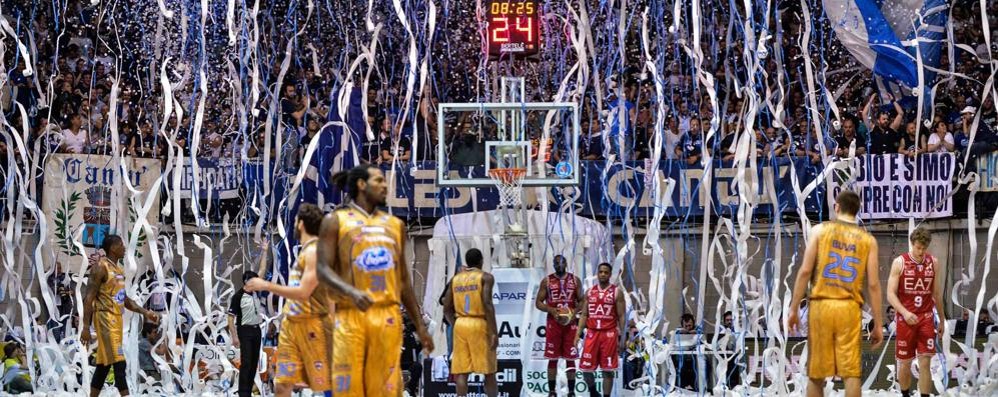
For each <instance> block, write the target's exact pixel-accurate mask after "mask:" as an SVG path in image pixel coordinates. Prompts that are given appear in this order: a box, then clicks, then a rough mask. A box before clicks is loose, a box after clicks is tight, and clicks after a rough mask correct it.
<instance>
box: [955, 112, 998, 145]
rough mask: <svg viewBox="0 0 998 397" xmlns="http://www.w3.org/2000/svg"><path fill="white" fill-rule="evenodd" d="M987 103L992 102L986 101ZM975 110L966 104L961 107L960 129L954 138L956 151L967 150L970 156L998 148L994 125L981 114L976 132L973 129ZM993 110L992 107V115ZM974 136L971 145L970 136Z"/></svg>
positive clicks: (997, 136)
mask: <svg viewBox="0 0 998 397" xmlns="http://www.w3.org/2000/svg"><path fill="white" fill-rule="evenodd" d="M988 103H993V102H992V101H990V100H989V101H988ZM976 112H977V109H975V108H974V107H973V106H967V107H965V108H963V110H962V111H961V112H960V114H961V116H962V118H961V131H959V132H958V133H957V137H956V138H955V139H956V149H957V150H958V151H964V150H969V151H970V154H971V156H979V155H982V154H985V153H990V152H992V151H994V150H996V149H998V135H996V131H995V130H994V126H993V125H991V123H989V121H988V120H987V119H986V118H985V117H984V116H985V115H982V117H981V119H980V120H979V121H978V123H977V130H976V134H975V133H974V132H975V131H973V124H974V117H975V114H976ZM993 114H994V112H993V109H992V116H993ZM971 135H973V136H974V143H973V145H971V144H970V137H971Z"/></svg>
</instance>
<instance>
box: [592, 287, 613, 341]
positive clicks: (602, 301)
mask: <svg viewBox="0 0 998 397" xmlns="http://www.w3.org/2000/svg"><path fill="white" fill-rule="evenodd" d="M586 304H587V305H588V306H589V307H588V308H587V309H588V317H586V328H589V329H598V330H602V329H616V328H617V286H616V285H614V284H610V286H609V287H606V289H605V290H604V289H600V287H599V284H596V285H594V286H593V287H592V288H590V289H589V293H588V294H587V295H586Z"/></svg>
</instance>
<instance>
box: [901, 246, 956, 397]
mask: <svg viewBox="0 0 998 397" xmlns="http://www.w3.org/2000/svg"><path fill="white" fill-rule="evenodd" d="M909 240H910V241H911V252H909V253H905V254H902V255H901V256H899V257H897V258H895V259H894V263H892V264H891V276H890V278H889V279H888V280H887V301H888V302H889V303H890V304H891V306H893V307H894V310H896V311H897V314H896V315H895V319H894V321H895V324H896V325H897V350H895V353H894V355H895V356H896V357H897V360H898V386H900V388H901V394H902V395H903V396H905V397H908V396H909V395H910V393H911V389H910V386H911V360H912V359H913V358H915V356H916V354H917V355H918V389H919V391H920V392H921V393H922V395H923V396H927V395H929V393H931V392H932V375H931V374H930V372H929V368H930V367H931V366H930V364H931V362H930V361H931V359H932V355H933V354H935V353H936V329H937V327H938V330H939V334H942V333H943V332H944V331H945V325H944V324H946V322H945V318H946V315H945V312H944V311H943V303H942V302H943V300H942V296H943V285H942V283H936V282H935V280H936V276H937V275H938V274H939V273H940V272H941V271H942V269H941V266H940V265H939V263H938V262H937V261H936V258H935V257H933V256H932V255H929V253H928V252H926V249H927V248H928V246H929V243H931V242H932V234H931V233H930V232H929V231H928V230H927V229H924V228H918V229H915V231H914V232H912V233H911V237H910V238H909ZM933 308H935V309H936V312H937V313H938V315H939V319H940V320H939V322H938V325H936V323H935V321H934V320H935V319H934V316H933V311H932V309H933Z"/></svg>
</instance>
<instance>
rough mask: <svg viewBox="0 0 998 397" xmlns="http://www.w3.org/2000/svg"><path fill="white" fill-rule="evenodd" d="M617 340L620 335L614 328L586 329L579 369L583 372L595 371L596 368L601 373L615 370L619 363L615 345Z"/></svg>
mask: <svg viewBox="0 0 998 397" xmlns="http://www.w3.org/2000/svg"><path fill="white" fill-rule="evenodd" d="M618 339H620V335H619V334H617V330H616V329H614V328H610V329H602V330H600V329H590V328H587V329H586V342H585V344H583V346H582V362H581V363H579V369H581V370H583V371H595V370H596V368H599V369H601V370H603V371H614V370H616V369H617V363H618V361H619V357H617V356H619V354H617V343H618V342H620V341H619V340H618Z"/></svg>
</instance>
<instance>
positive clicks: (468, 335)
mask: <svg viewBox="0 0 998 397" xmlns="http://www.w3.org/2000/svg"><path fill="white" fill-rule="evenodd" d="M464 258H465V259H464V264H465V266H467V267H466V268H465V269H466V270H464V271H462V272H460V273H458V274H457V275H455V276H454V279H453V280H451V287H450V289H449V290H447V292H446V294H445V295H444V315H445V316H447V320H448V321H450V323H451V324H454V350H453V351H452V352H451V353H452V354H451V365H450V373H451V374H453V375H454V385H455V389H457V395H458V397H464V396H466V395H468V375H469V374H471V373H476V374H483V375H485V394H486V395H488V396H489V397H495V396H496V395H497V394H498V393H499V388H498V384H497V383H496V348H497V347H499V332H498V330H497V327H496V310H495V306H493V304H492V286H493V284H494V283H495V278H493V277H492V275H491V274H489V273H488V272H485V271H482V252H481V251H479V250H478V249H476V248H472V249H470V250H468V252H467V253H466V254H465V256H464Z"/></svg>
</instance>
